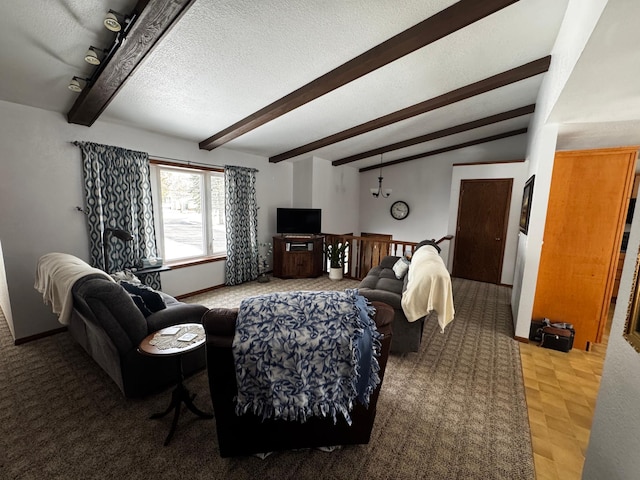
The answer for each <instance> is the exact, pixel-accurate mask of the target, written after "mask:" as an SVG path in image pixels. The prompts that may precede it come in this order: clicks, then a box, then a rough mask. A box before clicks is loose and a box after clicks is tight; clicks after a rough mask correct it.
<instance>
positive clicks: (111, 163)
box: [74, 142, 160, 289]
mask: <svg viewBox="0 0 640 480" xmlns="http://www.w3.org/2000/svg"><path fill="white" fill-rule="evenodd" d="M74 145H76V146H78V147H79V148H80V150H81V151H82V168H83V174H84V190H85V199H86V213H87V226H88V230H89V249H90V255H91V265H92V266H94V267H96V268H101V269H103V268H104V264H105V263H104V251H105V249H104V243H103V238H104V237H103V233H104V232H105V229H117V230H125V231H127V232H129V233H130V234H131V235H132V236H133V239H132V240H130V241H125V240H122V239H121V238H118V233H115V234H113V233H112V234H111V235H109V239H108V242H107V252H108V254H107V265H108V270H109V272H107V273H113V272H118V271H121V270H124V269H125V268H132V267H135V266H138V265H140V264H141V260H142V258H152V257H156V256H157V254H158V251H157V248H156V236H155V228H154V222H153V203H152V201H151V182H150V173H149V155H148V154H146V153H144V152H135V151H132V150H126V149H124V148H120V147H112V146H109V145H100V144H97V143H91V142H74ZM144 280H145V283H147V284H148V285H149V286H151V287H153V288H157V289H159V288H160V275H159V274H150V275H145V278H144Z"/></svg>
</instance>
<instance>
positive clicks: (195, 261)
mask: <svg viewBox="0 0 640 480" xmlns="http://www.w3.org/2000/svg"><path fill="white" fill-rule="evenodd" d="M226 259H227V256H226V255H216V256H211V257H198V258H190V259H188V260H175V261H172V262H167V263H165V265H166V266H167V267H170V268H171V270H177V269H179V268H185V267H193V266H194V265H202V264H205V263H214V262H222V261H224V260H226Z"/></svg>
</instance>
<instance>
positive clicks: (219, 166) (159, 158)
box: [149, 154, 260, 172]
mask: <svg viewBox="0 0 640 480" xmlns="http://www.w3.org/2000/svg"><path fill="white" fill-rule="evenodd" d="M149 159H150V160H152V159H158V160H168V161H170V162H177V163H181V164H183V165H186V166H189V165H197V166H200V167H209V168H222V169H223V170H224V168H225V167H224V165H213V164H211V163H201V162H192V161H190V160H181V159H179V158H171V157H162V156H160V155H152V154H149ZM251 168H252V170H255V171H256V172H259V171H260V170H258V169H257V168H253V167H251Z"/></svg>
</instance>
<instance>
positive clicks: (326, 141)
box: [269, 55, 551, 163]
mask: <svg viewBox="0 0 640 480" xmlns="http://www.w3.org/2000/svg"><path fill="white" fill-rule="evenodd" d="M550 63H551V56H550V55H549V56H546V57H543V58H539V59H538V60H534V61H533V62H529V63H525V64H524V65H521V66H519V67H516V68H512V69H511V70H507V71H506V72H502V73H499V74H497V75H493V76H491V77H488V78H485V79H484V80H480V81H478V82H475V83H472V84H469V85H466V86H464V87H460V88H458V89H456V90H451V91H450V92H447V93H443V94H442V95H439V96H437V97H433V98H431V99H429V100H425V101H424V102H420V103H417V104H415V105H411V106H410V107H407V108H403V109H402V110H398V111H396V112H393V113H390V114H388V115H384V116H382V117H378V118H376V119H374V120H370V121H368V122H365V123H361V124H360V125H356V126H355V127H351V128H349V129H347V130H343V131H342V132H338V133H335V134H333V135H329V136H328V137H324V138H321V139H319V140H316V141H314V142H311V143H308V144H306V145H303V146H301V147H297V148H294V149H293V150H289V151H288V152H284V153H281V154H279V155H275V156H273V157H269V161H270V162H271V163H278V162H282V161H284V160H288V159H290V158H293V157H297V156H298V155H302V154H304V153H308V152H311V151H313V150H318V149H319V148H322V147H326V146H328V145H332V144H334V143H338V142H341V141H344V140H348V139H349V138H353V137H356V136H358V135H362V134H364V133H367V132H371V131H373V130H376V129H378V128H382V127H386V126H388V125H391V124H393V123H396V122H400V121H402V120H407V119H408V118H411V117H415V116H417V115H421V114H423V113H427V112H430V111H432V110H436V109H438V108H442V107H446V106H447V105H451V104H453V103H456V102H459V101H461V100H466V99H467V98H471V97H474V96H476V95H480V94H482V93H486V92H489V91H491V90H495V89H497V88H500V87H504V86H506V85H510V84H512V83H515V82H519V81H521V80H525V79H527V78H529V77H533V76H536V75H539V74H541V73H544V72H546V71H547V70H549V65H550Z"/></svg>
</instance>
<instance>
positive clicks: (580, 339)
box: [533, 147, 637, 350]
mask: <svg viewBox="0 0 640 480" xmlns="http://www.w3.org/2000/svg"><path fill="white" fill-rule="evenodd" d="M636 156H637V147H634V148H614V149H603V150H588V151H567V152H557V153H556V155H555V160H554V165H553V176H552V177H551V189H550V191H549V205H548V207H547V220H546V223H545V229H544V241H543V244H542V253H541V257H540V266H539V269H538V280H537V286H536V293H535V298H534V304H533V318H545V317H546V318H549V319H550V320H552V321H555V322H568V323H571V324H573V326H574V328H575V330H576V336H575V339H574V342H573V346H574V347H575V348H579V349H582V350H588V348H589V345H590V343H593V342H600V341H601V339H602V330H603V328H604V326H605V324H606V321H607V314H608V312H609V305H610V303H611V293H612V291H613V284H614V282H615V271H616V267H617V264H618V258H619V255H620V243H621V240H622V233H623V231H624V223H625V219H626V213H627V205H628V204H629V197H630V193H631V185H632V182H633V173H634V170H635V164H636Z"/></svg>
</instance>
